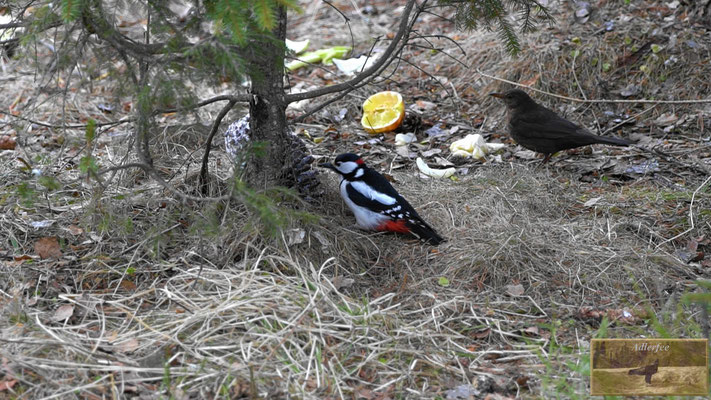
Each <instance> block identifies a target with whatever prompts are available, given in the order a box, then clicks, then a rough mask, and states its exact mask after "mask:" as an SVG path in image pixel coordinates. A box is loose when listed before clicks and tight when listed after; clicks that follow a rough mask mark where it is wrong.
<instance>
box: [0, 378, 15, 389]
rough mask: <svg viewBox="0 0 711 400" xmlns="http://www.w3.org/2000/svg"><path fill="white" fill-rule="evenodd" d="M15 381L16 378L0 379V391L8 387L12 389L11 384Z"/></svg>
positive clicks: (13, 384)
mask: <svg viewBox="0 0 711 400" xmlns="http://www.w3.org/2000/svg"><path fill="white" fill-rule="evenodd" d="M16 383H17V379H10V380H7V381H2V382H0V392H2V391H4V390H8V389H12V387H13V386H15V384H16Z"/></svg>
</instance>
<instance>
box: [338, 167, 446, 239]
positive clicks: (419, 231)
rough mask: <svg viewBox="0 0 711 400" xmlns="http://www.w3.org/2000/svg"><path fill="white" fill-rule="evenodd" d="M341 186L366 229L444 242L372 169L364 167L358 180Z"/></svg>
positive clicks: (383, 178)
mask: <svg viewBox="0 0 711 400" xmlns="http://www.w3.org/2000/svg"><path fill="white" fill-rule="evenodd" d="M342 185H343V188H342V191H343V192H344V193H343V194H344V199H347V200H346V201H347V202H350V203H352V204H353V205H354V206H356V207H353V206H352V205H351V204H349V206H350V207H351V209H352V210H353V211H354V214H356V219H357V220H358V222H359V224H361V221H362V220H367V222H366V225H369V226H368V227H367V229H374V230H381V231H393V232H401V233H412V234H414V235H415V236H417V237H419V238H420V239H422V240H424V241H426V242H429V243H432V244H439V243H441V242H443V241H444V238H442V237H441V236H440V235H439V234H437V232H435V230H434V229H432V227H431V226H429V225H428V224H427V223H426V222H425V221H424V220H423V219H422V218H421V217H420V216H419V214H417V211H415V209H414V208H413V207H412V206H411V205H410V203H408V202H407V200H405V198H404V197H402V196H401V195H400V194H399V193H398V192H397V191H396V190H395V188H393V187H392V185H391V184H390V182H388V181H387V179H385V177H383V176H382V175H380V174H379V173H378V172H376V171H375V170H373V169H370V168H364V174H363V176H362V178H361V179H360V180H356V181H344V182H343V183H342ZM357 209H359V210H358V211H357ZM359 213H360V214H361V215H360V217H361V218H359V215H358V214H359ZM361 225H363V224H361Z"/></svg>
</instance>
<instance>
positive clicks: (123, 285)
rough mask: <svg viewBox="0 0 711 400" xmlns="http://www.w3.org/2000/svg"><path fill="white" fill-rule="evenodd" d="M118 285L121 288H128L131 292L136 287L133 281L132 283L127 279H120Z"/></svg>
mask: <svg viewBox="0 0 711 400" xmlns="http://www.w3.org/2000/svg"><path fill="white" fill-rule="evenodd" d="M119 286H120V287H121V289H124V290H128V291H131V292H132V291H134V290H136V288H137V287H136V284H135V283H133V282H131V281H129V280H127V279H124V280H122V281H121V283H120V284H119Z"/></svg>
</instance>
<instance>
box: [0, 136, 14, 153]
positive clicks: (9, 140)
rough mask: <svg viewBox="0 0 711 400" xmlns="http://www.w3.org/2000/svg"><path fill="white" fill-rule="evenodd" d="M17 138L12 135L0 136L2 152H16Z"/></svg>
mask: <svg viewBox="0 0 711 400" xmlns="http://www.w3.org/2000/svg"><path fill="white" fill-rule="evenodd" d="M16 145H17V143H16V142H15V138H14V137H12V136H10V135H2V136H0V150H15V146H16Z"/></svg>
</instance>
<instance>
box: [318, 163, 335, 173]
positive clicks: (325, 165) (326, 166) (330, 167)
mask: <svg viewBox="0 0 711 400" xmlns="http://www.w3.org/2000/svg"><path fill="white" fill-rule="evenodd" d="M318 166H319V167H321V168H328V169H332V170H334V171H336V172H338V170H337V169H336V167H335V166H333V164H331V163H330V162H324V163H320V164H319V165H318Z"/></svg>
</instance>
